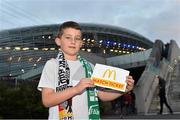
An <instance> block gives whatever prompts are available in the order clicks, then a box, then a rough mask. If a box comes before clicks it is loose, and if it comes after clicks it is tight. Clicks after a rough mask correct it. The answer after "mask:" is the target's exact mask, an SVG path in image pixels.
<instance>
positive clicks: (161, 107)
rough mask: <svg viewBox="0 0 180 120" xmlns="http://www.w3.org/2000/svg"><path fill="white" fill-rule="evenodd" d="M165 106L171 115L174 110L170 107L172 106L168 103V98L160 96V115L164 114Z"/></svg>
mask: <svg viewBox="0 0 180 120" xmlns="http://www.w3.org/2000/svg"><path fill="white" fill-rule="evenodd" d="M163 104H165V105H166V107H167V108H168V109H169V112H170V113H172V112H173V111H172V109H171V107H170V106H169V105H168V103H167V99H166V97H165V96H160V111H159V113H160V114H162V112H163Z"/></svg>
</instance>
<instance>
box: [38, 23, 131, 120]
mask: <svg viewBox="0 0 180 120" xmlns="http://www.w3.org/2000/svg"><path fill="white" fill-rule="evenodd" d="M55 43H56V45H57V46H58V47H59V53H58V55H57V58H56V59H51V60H48V61H47V62H46V64H45V66H44V68H43V72H42V74H41V78H40V81H39V84H38V90H40V91H41V93H42V102H43V105H44V106H45V107H48V108H49V119H51V120H55V119H61V120H71V119H84V120H87V119H100V111H99V104H98V98H99V99H100V100H102V101H111V100H114V99H116V98H118V97H120V96H121V95H123V94H122V93H119V92H117V91H113V90H112V91H105V90H97V89H96V87H95V86H94V83H93V81H92V80H91V79H90V78H91V74H92V72H93V67H94V66H93V65H92V64H91V63H89V62H88V61H87V60H86V59H84V58H82V57H81V56H80V55H78V52H79V50H80V48H81V46H82V45H83V40H82V33H81V28H80V25H79V24H78V23H76V22H73V21H67V22H64V23H63V24H61V26H60V27H59V31H58V34H57V36H56V38H55ZM126 82H127V87H126V90H125V91H126V92H129V91H131V90H132V89H133V87H134V80H133V78H132V76H127V77H126ZM126 92H125V93H126ZM97 97H98V98H97Z"/></svg>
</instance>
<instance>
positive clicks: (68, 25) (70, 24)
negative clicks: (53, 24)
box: [57, 21, 81, 37]
mask: <svg viewBox="0 0 180 120" xmlns="http://www.w3.org/2000/svg"><path fill="white" fill-rule="evenodd" d="M66 28H74V29H77V30H81V27H80V25H79V24H78V23H77V22H74V21H67V22H64V23H62V24H61V25H60V26H59V30H58V35H57V37H60V36H62V35H63V30H64V29H66Z"/></svg>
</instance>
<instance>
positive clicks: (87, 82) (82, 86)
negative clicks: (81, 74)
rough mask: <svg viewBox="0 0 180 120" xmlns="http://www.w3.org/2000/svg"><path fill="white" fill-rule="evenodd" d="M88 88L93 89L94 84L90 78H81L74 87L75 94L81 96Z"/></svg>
mask: <svg viewBox="0 0 180 120" xmlns="http://www.w3.org/2000/svg"><path fill="white" fill-rule="evenodd" d="M88 87H94V82H93V81H92V80H91V79H90V78H82V79H81V80H80V81H79V83H78V84H77V85H76V86H75V89H76V92H77V94H81V93H82V92H83V91H84V90H86V88H88Z"/></svg>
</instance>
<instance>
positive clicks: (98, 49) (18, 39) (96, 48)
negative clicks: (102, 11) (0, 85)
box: [0, 23, 153, 78]
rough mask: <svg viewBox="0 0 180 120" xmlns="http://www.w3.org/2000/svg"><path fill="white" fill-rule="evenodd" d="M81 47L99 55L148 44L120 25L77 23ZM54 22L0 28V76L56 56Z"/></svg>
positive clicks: (19, 72)
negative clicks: (0, 29) (79, 28)
mask: <svg viewBox="0 0 180 120" xmlns="http://www.w3.org/2000/svg"><path fill="white" fill-rule="evenodd" d="M80 25H81V27H82V31H83V41H84V45H83V47H82V48H81V50H82V51H85V52H87V53H96V54H97V55H98V56H101V57H105V58H107V57H112V56H118V55H122V54H131V53H134V52H138V51H143V50H146V49H149V48H151V47H152V44H153V43H152V42H151V41H150V40H148V39H147V38H145V37H143V36H142V35H140V34H138V33H135V32H133V31H129V30H126V29H124V28H119V27H114V26H107V25H99V24H83V23H80ZM58 26H59V25H58V24H56V25H45V26H34V27H26V28H18V29H12V30H4V31H0V77H1V78H4V77H15V76H19V75H22V74H24V73H26V72H27V71H29V70H33V69H35V68H38V67H41V66H43V65H44V64H45V62H46V61H47V60H48V59H50V58H54V57H56V54H57V52H58V48H57V46H56V45H55V43H54V38H55V36H56V33H57V30H58Z"/></svg>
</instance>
